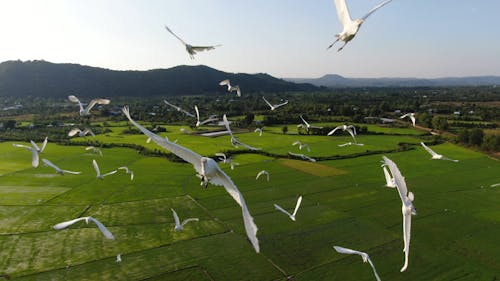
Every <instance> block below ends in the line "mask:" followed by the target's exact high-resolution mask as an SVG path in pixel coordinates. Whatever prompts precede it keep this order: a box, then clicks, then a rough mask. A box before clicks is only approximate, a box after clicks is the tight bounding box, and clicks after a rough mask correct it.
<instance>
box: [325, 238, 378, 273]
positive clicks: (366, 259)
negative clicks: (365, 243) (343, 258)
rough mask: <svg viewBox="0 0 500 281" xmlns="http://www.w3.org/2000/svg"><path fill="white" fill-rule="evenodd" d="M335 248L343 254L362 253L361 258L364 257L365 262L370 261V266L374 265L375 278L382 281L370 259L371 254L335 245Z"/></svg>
mask: <svg viewBox="0 0 500 281" xmlns="http://www.w3.org/2000/svg"><path fill="white" fill-rule="evenodd" d="M333 248H334V249H335V251H337V252H338V253H341V254H349V255H360V256H361V258H362V259H363V262H365V263H366V262H368V263H369V264H370V266H371V267H372V270H373V274H375V278H377V281H380V277H379V276H378V274H377V270H376V269H375V265H374V264H373V263H372V261H371V260H370V256H368V254H367V253H364V252H360V251H356V250H352V249H348V248H344V247H340V246H333Z"/></svg>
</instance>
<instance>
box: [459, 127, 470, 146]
mask: <svg viewBox="0 0 500 281" xmlns="http://www.w3.org/2000/svg"><path fill="white" fill-rule="evenodd" d="M469 139H470V132H469V130H467V129H465V130H461V131H460V132H459V133H458V136H457V141H458V142H461V143H465V144H468V143H469Z"/></svg>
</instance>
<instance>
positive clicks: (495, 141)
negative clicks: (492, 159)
mask: <svg viewBox="0 0 500 281" xmlns="http://www.w3.org/2000/svg"><path fill="white" fill-rule="evenodd" d="M481 148H482V149H484V150H487V151H500V136H495V135H485V136H484V138H483V144H482V145H481Z"/></svg>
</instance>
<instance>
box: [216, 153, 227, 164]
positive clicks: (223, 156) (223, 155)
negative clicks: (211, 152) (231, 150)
mask: <svg viewBox="0 0 500 281" xmlns="http://www.w3.org/2000/svg"><path fill="white" fill-rule="evenodd" d="M215 156H219V157H222V158H223V159H224V162H226V159H227V158H226V154H224V153H222V152H217V153H215Z"/></svg>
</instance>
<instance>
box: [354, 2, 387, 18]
mask: <svg viewBox="0 0 500 281" xmlns="http://www.w3.org/2000/svg"><path fill="white" fill-rule="evenodd" d="M391 1H392V0H386V1H384V2H382V3H380V4H378V5H377V6H375V7H373V8H372V9H371V10H370V11H369V12H368V13H367V14H366V15H364V16H363V17H362V18H361V19H362V20H366V19H367V18H368V17H369V16H370V15H371V14H373V13H374V12H375V11H376V10H378V9H380V8H382V7H384V6H385V5H387V4H389V2H391Z"/></svg>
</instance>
